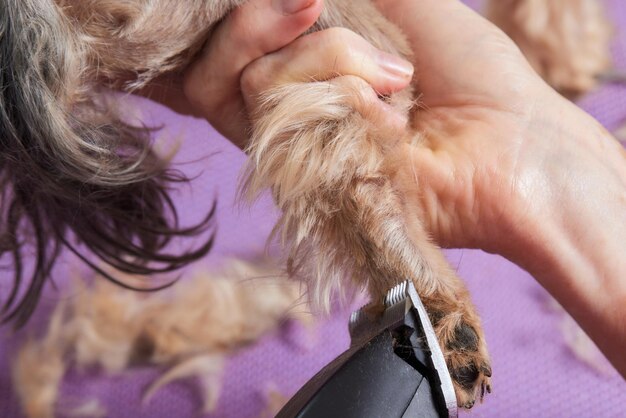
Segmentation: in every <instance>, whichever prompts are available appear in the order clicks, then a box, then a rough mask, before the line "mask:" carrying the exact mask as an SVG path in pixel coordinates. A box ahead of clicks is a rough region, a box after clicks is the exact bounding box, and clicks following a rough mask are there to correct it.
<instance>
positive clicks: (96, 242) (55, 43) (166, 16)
mask: <svg viewBox="0 0 626 418" xmlns="http://www.w3.org/2000/svg"><path fill="white" fill-rule="evenodd" d="M244 1H245V0H187V1H185V2H180V1H178V0H55V1H53V0H4V2H3V5H1V6H0V11H2V12H3V13H0V19H2V21H0V37H1V40H0V62H2V63H3V66H4V69H3V70H2V77H3V80H2V83H1V85H2V87H3V90H2V93H1V97H0V100H1V101H0V105H2V106H0V109H2V112H3V113H2V114H1V115H0V126H1V127H2V132H3V135H5V132H6V135H8V139H7V141H6V142H5V144H6V145H5V146H0V151H2V153H3V154H6V155H7V156H8V159H6V161H5V162H2V163H0V164H2V165H1V166H0V173H1V174H2V177H0V180H2V182H1V183H0V184H3V185H4V184H9V185H12V188H11V190H12V192H10V193H9V192H3V193H5V195H3V197H5V198H7V200H6V201H7V202H10V204H4V203H3V204H2V206H0V209H2V211H0V214H1V215H0V216H2V218H1V219H2V221H3V224H4V223H6V224H7V225H14V226H10V227H9V228H8V229H7V231H6V233H5V232H3V235H1V237H4V241H5V243H4V245H5V246H4V249H3V247H1V246H0V255H1V254H3V253H4V252H10V253H12V254H13V255H14V259H15V264H16V265H17V264H19V262H20V260H21V258H20V256H19V254H20V249H21V247H20V245H21V243H18V242H17V238H16V237H17V236H18V234H17V232H18V227H17V226H16V225H19V224H21V223H22V222H23V223H28V224H30V225H31V227H32V228H31V230H32V231H34V235H33V236H34V241H35V243H36V245H37V259H38V264H37V266H36V272H35V275H34V276H33V283H34V284H35V286H36V287H38V290H37V289H36V291H34V293H32V294H31V293H30V292H29V293H27V295H28V296H27V297H28V298H30V299H29V300H27V301H26V302H24V303H26V305H20V306H21V307H22V308H23V309H25V310H26V311H28V309H30V308H28V307H29V306H31V305H32V303H33V301H36V299H37V296H38V294H39V290H40V289H41V286H42V285H43V284H42V283H43V280H44V279H45V277H46V276H47V275H48V273H49V271H50V267H49V265H50V264H51V263H50V260H53V259H54V257H55V256H56V254H57V253H58V251H59V247H60V246H62V245H65V246H68V247H69V248H70V249H71V250H72V251H74V252H75V253H76V254H79V255H80V254H81V253H80V252H79V251H78V249H77V248H76V247H74V245H73V244H71V242H70V240H69V238H67V237H66V235H67V234H66V230H67V229H71V230H72V231H73V233H74V234H75V236H76V237H77V239H78V240H79V241H80V242H82V243H83V244H85V245H86V246H87V247H88V248H89V249H90V250H92V251H93V252H95V254H96V255H98V256H100V257H101V258H103V259H104V261H106V262H109V263H110V264H113V265H114V266H115V267H117V268H118V269H120V270H123V271H128V272H132V273H142V272H148V271H150V270H149V268H148V267H145V266H144V265H143V264H142V262H140V261H129V260H140V259H142V258H143V259H147V260H148V261H157V262H161V263H164V264H165V267H163V268H162V269H161V270H162V271H168V270H171V269H174V268H177V267H179V266H180V265H181V264H182V263H183V262H186V261H188V260H190V259H194V258H198V257H200V256H201V255H203V254H204V253H205V252H206V251H207V250H208V246H209V245H210V243H209V244H207V246H205V247H203V248H201V249H199V250H198V251H196V252H192V253H190V254H187V256H186V258H184V259H182V261H181V259H178V258H176V257H174V256H171V255H167V254H162V252H161V251H162V249H163V248H164V245H165V244H166V243H167V239H168V238H169V237H171V236H175V235H185V234H189V233H195V232H197V231H198V230H199V229H202V227H203V226H200V227H199V229H196V230H194V229H191V230H185V229H181V228H178V227H177V226H176V227H170V226H169V223H168V221H167V220H166V218H165V216H164V212H166V210H167V209H168V208H171V201H170V200H169V198H167V197H166V193H165V192H164V190H166V183H167V182H168V181H171V180H175V179H176V178H175V177H172V175H171V174H170V173H169V172H168V171H166V170H165V168H164V164H163V162H162V161H161V160H159V158H158V157H156V155H155V154H154V153H153V152H152V151H151V150H150V149H149V147H148V146H147V145H146V144H145V137H146V134H145V132H143V131H141V130H138V129H136V128H133V127H130V126H129V125H127V124H126V123H125V122H124V121H123V118H122V117H120V116H119V115H118V114H117V113H116V112H115V110H114V109H115V108H114V106H112V105H111V103H110V100H109V97H110V96H108V95H107V94H106V91H110V90H111V89H113V90H127V91H133V90H135V89H139V88H142V87H144V86H146V85H148V84H149V83H150V82H151V81H153V80H155V79H156V78H157V77H159V76H162V75H164V74H168V73H180V72H182V70H183V69H184V68H185V67H186V66H187V65H188V64H189V63H190V62H191V61H192V59H193V58H194V56H195V55H196V53H197V52H198V51H199V50H200V49H201V47H202V45H203V44H204V43H205V42H206V41H207V39H208V38H209V37H210V36H211V31H212V28H213V27H214V26H215V25H216V23H217V22H219V21H220V20H221V19H222V18H223V17H224V16H226V14H227V13H229V11H231V10H232V9H233V8H235V7H237V6H239V5H240V4H242V3H244ZM590 1H592V0H588V1H586V2H585V1H583V0H567V1H562V0H559V1H558V3H559V5H562V4H563V3H572V4H582V3H589V2H590ZM496 3H498V0H494V4H496ZM501 3H504V1H501ZM518 3H537V2H533V1H531V0H520V1H518ZM545 3H551V2H550V0H546V1H545ZM552 3H555V2H552ZM520 7H521V6H520ZM537 7H539V8H541V6H537ZM563 7H566V6H565V5H564V4H563ZM581 7H582V6H581ZM2 9H3V10H2ZM544 9H548V7H547V6H544ZM492 10H495V12H494V15H496V16H502V15H503V14H502V13H501V12H499V10H500V9H499V8H498V7H494V8H493V9H492ZM542 10H543V9H542ZM442 24H445V22H442ZM331 27H343V28H347V29H349V30H352V31H354V32H356V33H358V34H360V35H361V36H363V37H364V38H365V39H366V40H368V41H369V42H370V43H371V44H372V45H374V46H375V47H377V48H379V49H382V50H384V51H386V52H389V53H393V54H397V55H399V56H402V57H405V58H408V57H409V56H410V55H411V48H410V46H409V44H408V42H407V40H406V39H405V37H404V36H403V34H402V33H401V31H400V30H399V29H398V28H397V27H396V26H394V24H392V23H391V22H389V21H388V20H386V19H385V18H384V17H383V16H382V15H381V14H380V12H379V11H378V10H377V9H376V7H374V5H373V4H372V2H371V1H370V0H326V4H325V8H324V11H323V12H322V15H321V17H320V18H319V20H318V22H317V23H316V24H315V26H314V27H313V29H312V30H322V29H327V28H331ZM538 65H539V64H538ZM541 65H543V64H541ZM6 68H13V71H7V70H6ZM7 86H8V87H7ZM565 87H566V88H569V86H565ZM585 87H588V86H587V85H585ZM416 98H417V92H415V91H414V90H411V89H407V90H404V91H402V92H399V93H395V94H393V95H391V96H389V97H386V98H383V99H384V100H386V101H387V102H388V103H390V104H391V105H392V106H394V107H395V109H396V110H397V111H398V112H401V113H403V114H404V115H407V116H410V114H411V112H413V111H414V110H413V107H412V104H413V103H414V101H415V100H416ZM264 99H265V100H264V106H263V108H262V111H261V112H259V113H258V114H256V115H252V128H253V133H252V136H251V141H250V145H249V148H248V153H249V155H250V159H249V165H248V168H247V177H246V178H247V180H246V181H245V188H246V190H247V193H249V194H250V195H251V196H254V195H255V194H257V193H259V192H260V191H261V190H263V189H266V188H269V189H270V190H271V191H272V194H273V197H274V199H275V202H276V204H277V205H278V207H279V208H280V210H281V211H282V216H281V218H280V221H279V224H278V226H277V228H278V230H279V231H280V234H281V235H282V237H283V239H284V242H285V243H286V244H287V248H288V255H289V257H288V271H289V273H290V274H292V275H294V276H296V277H298V278H302V279H305V280H307V282H308V285H309V293H310V295H311V296H312V298H313V299H314V300H315V301H317V302H318V304H321V305H324V304H327V303H328V301H329V299H330V295H331V293H332V292H334V291H336V290H337V289H341V288H347V287H353V288H365V289H367V291H368V292H369V294H370V295H371V297H372V298H373V300H377V299H380V298H381V297H382V295H383V294H384V293H385V292H386V291H387V290H388V289H389V288H391V287H392V286H394V285H395V284H397V283H398V282H400V281H403V280H405V279H407V278H411V279H412V280H413V282H414V283H415V287H416V289H417V290H418V292H419V294H420V296H421V298H422V300H423V301H424V304H425V305H426V307H427V309H428V311H429V314H430V316H431V319H432V321H433V324H434V327H435V330H436V332H437V334H438V337H439V342H440V344H441V348H442V350H443V352H444V355H445V357H446V360H447V364H448V367H449V370H450V373H451V375H452V378H453V381H454V385H455V389H456V394H457V400H458V404H459V406H461V407H464V408H471V407H472V406H473V405H474V403H475V402H476V400H477V398H482V396H483V394H484V393H485V391H487V392H490V391H491V380H490V377H491V366H490V360H489V355H488V353H487V347H486V344H485V336H484V334H483V330H482V328H481V325H480V319H479V317H478V315H477V313H476V309H475V307H474V305H473V304H472V302H471V300H470V297H469V294H468V291H467V289H466V287H465V285H464V284H463V282H462V281H461V280H460V279H459V278H458V277H457V275H456V273H455V271H454V270H453V269H452V268H451V267H450V265H449V264H448V263H447V261H446V259H445V258H444V256H443V254H442V253H441V251H440V250H439V249H438V248H437V247H436V246H435V245H434V244H433V243H432V242H431V241H430V240H429V238H428V234H427V231H426V230H425V227H424V225H423V224H422V222H421V221H420V211H419V210H418V209H417V207H416V206H415V205H413V204H412V203H411V201H410V199H409V198H408V196H411V195H415V194H416V193H417V185H416V184H415V182H414V180H413V177H412V172H411V170H410V165H411V163H410V161H408V157H407V155H408V154H409V153H408V151H407V150H408V149H409V148H408V147H410V146H412V144H413V143H415V142H416V141H419V133H418V132H413V131H411V129H410V128H407V129H406V130H405V131H394V132H390V131H384V130H381V129H380V128H379V127H377V126H376V124H375V123H373V122H372V121H371V118H370V117H369V116H368V115H367V114H366V113H364V112H360V111H359V110H357V109H358V108H359V106H357V104H358V102H359V100H360V96H359V94H358V93H356V92H355V90H354V89H353V88H351V87H350V86H349V85H345V84H342V83H341V82H328V81H321V82H307V83H292V84H287V85H283V86H280V87H276V88H274V89H272V90H270V91H268V92H266V93H265V95H264ZM3 141H4V139H3ZM18 163H22V164H21V165H19V164H18ZM25 168H26V169H25ZM17 171H19V173H18V172H17ZM41 182H43V183H41ZM42 184H43V185H42ZM81 191H82V194H81ZM3 200H4V199H3ZM0 232H2V230H0ZM164 236H165V238H163V237H164ZM46 238H51V241H46ZM48 242H53V243H54V245H52V247H50V246H49V244H48ZM0 244H3V242H2V241H0ZM86 260H87V259H86ZM20 274H21V273H20ZM18 276H19V275H16V277H18ZM16 287H19V282H18V285H17V286H16ZM15 298H16V296H15V295H12V297H11V298H10V299H11V300H10V302H11V303H9V304H8V305H7V306H11V305H12V303H13V302H14V300H15ZM29 301H30V302H29ZM29 303H30V304H29ZM31 310H32V309H31ZM18 312H20V311H19V310H18ZM22 313H23V312H22ZM28 313H29V312H26V316H27V315H28Z"/></svg>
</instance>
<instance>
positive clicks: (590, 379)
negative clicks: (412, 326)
mask: <svg viewBox="0 0 626 418" xmlns="http://www.w3.org/2000/svg"><path fill="white" fill-rule="evenodd" d="M472 3H473V4H476V3H477V2H472ZM607 7H609V10H610V16H611V18H612V19H613V20H614V22H615V23H616V24H617V26H618V28H619V31H618V34H617V36H616V41H615V45H614V54H615V61H616V65H617V67H619V68H622V69H624V71H626V32H625V30H626V3H625V2H624V1H623V0H610V1H607ZM622 28H624V29H622ZM580 104H581V106H583V107H584V108H585V109H586V110H588V111H589V112H591V113H592V114H593V115H594V116H595V117H597V118H598V119H599V120H600V121H601V122H602V123H603V124H604V125H605V126H607V127H608V128H609V129H615V128H616V127H617V126H618V125H620V123H621V122H622V121H623V120H625V119H626V88H625V87H619V86H612V87H604V88H602V89H600V90H598V91H597V92H594V93H592V94H590V95H589V96H587V97H585V98H584V99H583V100H582V101H581V102H580ZM141 108H142V111H143V113H144V115H143V118H144V119H145V120H146V121H147V122H148V123H151V122H152V123H153V124H155V125H164V126H165V129H164V131H163V132H162V133H161V136H162V137H163V138H170V139H169V140H172V141H173V139H171V138H177V139H178V140H182V141H183V146H182V149H181V152H180V153H179V155H178V157H177V161H179V162H181V163H183V162H184V163H185V164H182V165H180V168H181V169H182V170H183V171H185V172H186V173H188V174H189V175H192V176H193V175H197V176H198V177H197V178H196V179H195V180H194V181H193V183H192V186H191V187H186V188H183V190H181V191H180V194H179V196H178V197H177V202H178V204H179V206H180V208H181V211H182V218H183V219H186V220H189V221H190V222H191V221H192V220H194V219H200V218H201V217H202V215H203V214H204V213H205V211H206V210H207V208H208V207H209V205H210V202H211V201H212V200H213V199H214V198H215V197H217V198H218V202H219V203H218V225H219V229H218V233H217V237H216V246H215V249H214V251H213V252H212V253H211V255H210V256H209V257H208V258H207V259H206V260H204V261H203V263H204V264H207V265H216V264H219V262H220V261H221V260H223V259H225V258H227V257H240V256H243V257H246V256H255V255H257V254H259V253H261V252H262V251H263V247H264V244H265V239H266V237H267V236H268V234H269V232H270V230H271V227H272V223H273V220H274V219H275V212H274V209H273V207H272V204H271V202H270V201H269V199H267V198H264V199H261V200H260V201H259V202H258V203H257V204H255V205H254V206H253V207H252V208H251V209H249V210H248V209H238V208H237V206H236V204H235V189H236V183H237V176H238V170H239V167H240V166H241V164H242V163H243V161H244V156H243V155H242V154H241V152H239V151H238V150H236V149H235V148H234V147H232V146H231V145H229V144H228V143H227V142H226V141H225V140H223V139H222V138H220V137H219V135H217V134H216V133H215V132H214V131H212V129H211V128H210V127H209V126H208V125H207V124H206V123H204V122H201V121H197V120H194V119H190V118H183V117H179V116H177V115H175V114H173V113H171V112H170V111H168V110H167V109H164V108H162V107H160V106H158V105H155V104H152V103H148V102H141ZM448 255H449V258H450V260H451V261H452V263H453V265H454V266H458V270H459V274H460V275H461V277H463V278H464V279H466V281H467V283H468V286H469V288H470V290H471V291H472V296H473V298H474V301H475V302H476V304H477V306H478V309H479V311H480V312H481V314H482V318H483V323H484V326H485V329H486V334H487V340H488V345H489V348H490V352H491V355H492V360H493V370H494V379H493V380H494V381H493V386H494V393H493V394H492V395H491V396H489V397H488V398H487V400H486V402H485V403H484V404H483V405H478V406H476V407H475V408H474V410H473V411H472V412H471V414H470V415H472V416H476V417H624V416H626V383H625V382H624V381H623V380H622V379H621V377H619V375H618V374H617V373H616V372H615V371H614V370H611V369H609V370H608V371H607V372H605V373H599V372H596V371H594V370H593V369H591V368H590V367H588V366H586V365H584V364H582V363H581V362H579V361H578V360H576V359H575V358H574V357H573V356H572V354H571V353H570V351H569V349H568V348H567V346H566V345H565V343H564V342H563V338H562V334H561V333H560V330H559V321H560V318H559V317H558V316H557V315H555V314H553V313H552V312H551V311H550V310H549V309H548V308H547V300H548V298H547V295H546V293H545V291H544V290H543V289H542V288H541V287H540V286H538V285H537V284H536V283H535V282H534V280H533V279H532V278H531V277H530V276H529V275H528V274H526V273H525V272H524V271H522V270H520V269H519V268H517V267H516V266H514V265H512V264H511V263H509V262H507V261H506V260H504V259H502V258H500V257H497V256H492V255H488V254H485V253H481V252H479V251H449V252H448ZM72 268H73V262H72V261H68V262H67V263H65V264H63V265H60V266H59V268H57V270H56V277H57V281H58V282H59V283H60V284H61V285H62V284H63V282H64V281H65V279H66V277H67V276H68V272H70V271H71V270H72ZM0 274H6V273H0ZM4 289H6V280H5V279H4V278H2V280H0V293H4ZM58 297H59V296H58V293H57V292H55V291H54V290H53V289H51V288H48V289H47V292H46V296H45V298H44V301H43V304H42V306H41V308H40V310H39V311H38V314H37V315H38V316H37V318H36V321H34V324H33V326H34V327H36V326H37V322H38V320H39V321H41V320H44V319H45V318H46V312H47V311H48V309H49V308H50V306H53V305H54V304H55V303H56V301H57V300H58ZM347 318H348V310H347V309H346V310H339V311H337V312H335V313H333V315H332V316H331V317H330V318H329V319H327V320H325V321H324V322H323V323H322V324H321V325H320V329H319V332H318V333H317V335H316V336H315V338H311V337H310V336H308V335H306V333H304V332H303V330H301V329H299V328H298V327H297V326H295V327H290V328H288V329H285V330H283V331H282V332H281V333H280V335H277V336H270V337H268V338H266V339H264V340H263V341H262V343H261V344H259V345H258V346H255V347H252V348H248V349H245V350H243V351H242V352H241V353H240V354H238V355H236V356H234V357H233V358H232V359H230V361H229V362H228V366H227V373H226V378H225V381H224V390H223V393H222V395H221V397H220V400H219V405H218V410H217V411H216V412H215V413H214V414H212V415H210V416H211V417H224V418H252V417H257V416H258V415H259V413H260V412H261V411H262V410H263V408H264V396H265V391H266V388H269V387H275V388H277V389H278V390H279V391H280V392H282V393H284V394H285V395H290V394H292V393H294V392H295V391H296V390H297V389H298V388H299V387H300V386H301V385H302V384H303V383H304V382H305V381H306V380H307V379H308V378H310V377H311V376H312V375H313V374H314V373H315V372H317V371H318V370H319V369H320V368H321V367H322V366H323V365H325V364H326V363H327V362H328V361H330V360H331V359H332V358H334V357H335V356H336V355H338V354H339V353H340V352H341V351H343V350H344V349H345V348H346V347H347V345H348V335H347V326H346V324H347ZM27 334H28V333H27V332H20V333H18V334H14V335H11V334H9V333H8V330H6V329H3V330H0V344H1V345H0V417H19V416H20V414H19V411H18V406H17V402H16V399H15V395H14V393H13V392H12V390H11V383H10V371H9V366H10V355H11V353H12V352H13V350H15V349H16V347H17V346H18V345H19V344H20V342H21V341H23V339H24V338H26V337H27ZM42 361H45V359H42ZM157 375H158V372H157V371H156V370H153V369H144V370H139V371H137V372H134V373H132V374H128V375H124V376H120V377H106V376H101V375H98V374H93V373H91V374H88V375H85V374H81V373H77V372H72V373H71V374H70V375H69V376H68V377H67V378H66V380H65V382H64V385H63V397H64V398H65V399H85V398H93V397H95V398H97V399H99V400H100V401H101V402H102V403H103V404H104V405H105V406H106V408H107V410H108V411H109V415H108V416H111V417H123V418H126V417H129V418H130V417H151V418H158V417H163V418H165V417H191V416H195V415H194V412H195V411H196V410H197V408H198V407H199V405H200V401H199V397H198V393H197V392H196V390H195V386H194V384H193V382H188V383H175V384H172V385H170V386H168V387H166V388H165V389H163V390H162V391H161V392H159V393H158V395H157V396H155V398H154V399H153V400H152V401H151V402H150V403H149V404H147V405H145V406H141V405H140V403H139V399H140V397H141V392H142V390H143V389H145V387H146V385H147V384H148V383H149V382H151V381H152V380H153V379H154V378H155V377H156V376H157Z"/></svg>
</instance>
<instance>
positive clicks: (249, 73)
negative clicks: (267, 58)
mask: <svg viewBox="0 0 626 418" xmlns="http://www.w3.org/2000/svg"><path fill="white" fill-rule="evenodd" d="M269 84H270V76H269V73H268V68H267V65H266V64H265V63H264V61H263V59H259V60H256V61H254V62H252V63H251V64H250V65H248V66H247V67H246V68H245V69H244V70H243V72H242V73H241V79H240V87H241V92H242V93H243V94H244V95H254V94H258V93H261V92H262V91H263V90H264V89H267V88H268V87H269Z"/></svg>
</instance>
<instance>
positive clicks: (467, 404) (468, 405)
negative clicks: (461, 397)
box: [464, 401, 476, 409]
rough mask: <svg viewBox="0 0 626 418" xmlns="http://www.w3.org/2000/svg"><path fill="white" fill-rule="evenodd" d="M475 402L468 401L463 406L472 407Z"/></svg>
mask: <svg viewBox="0 0 626 418" xmlns="http://www.w3.org/2000/svg"><path fill="white" fill-rule="evenodd" d="M475 403H476V401H469V402H468V403H466V404H465V406H464V408H466V409H472V408H473V407H474V404H475Z"/></svg>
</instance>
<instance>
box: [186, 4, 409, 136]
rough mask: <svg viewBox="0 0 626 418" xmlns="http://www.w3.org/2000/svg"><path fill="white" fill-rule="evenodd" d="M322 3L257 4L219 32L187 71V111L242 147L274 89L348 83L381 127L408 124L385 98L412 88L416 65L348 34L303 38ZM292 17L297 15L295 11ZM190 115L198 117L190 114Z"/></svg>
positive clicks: (237, 13)
mask: <svg viewBox="0 0 626 418" xmlns="http://www.w3.org/2000/svg"><path fill="white" fill-rule="evenodd" d="M322 7H323V1H322V0H284V1H282V2H281V1H278V0H274V1H272V0H250V1H248V2H247V3H245V4H244V5H242V6H241V7H239V8H238V9H236V10H235V11H234V12H233V13H231V14H230V15H229V16H228V17H227V18H226V19H225V20H224V21H223V22H222V23H220V25H219V26H218V27H217V28H216V29H215V31H214V32H213V35H212V36H211V39H210V40H209V42H208V44H207V45H206V47H205V49H204V51H203V53H202V55H201V57H200V58H199V59H198V60H197V61H196V62H195V63H194V64H192V66H191V67H190V68H189V69H188V70H187V72H186V75H185V78H184V81H183V87H184V92H185V96H186V100H187V101H188V104H187V105H186V107H187V109H188V110H187V111H188V112H189V113H193V114H195V115H197V116H201V117H204V118H206V119H207V120H208V121H209V122H210V123H211V124H212V125H213V126H214V127H215V128H216V129H217V130H218V131H219V132H220V133H222V134H223V135H224V136H225V137H227V138H229V139H230V140H231V141H232V142H234V143H235V144H236V145H238V146H240V147H242V148H243V147H245V145H246V143H247V139H248V128H249V122H248V115H249V114H251V113H253V112H254V110H255V109H256V107H257V106H258V103H257V98H258V97H259V96H260V94H261V93H263V92H265V91H267V90H268V89H269V88H271V87H273V86H276V85H280V84H284V83H288V82H306V81H309V80H311V81H312V80H315V81H320V80H327V79H331V78H335V77H339V76H341V77H342V79H343V80H342V81H343V82H350V83H357V84H358V86H360V88H361V89H362V91H363V93H364V94H363V97H365V98H367V100H368V105H371V106H376V108H377V109H378V112H372V113H374V114H378V115H380V116H381V117H380V121H381V123H386V124H391V125H398V124H404V123H406V121H405V120H404V119H403V117H402V116H400V115H398V114H396V113H395V112H393V110H392V109H391V107H390V106H389V105H387V104H385V103H384V102H382V101H381V100H378V96H377V94H376V93H379V94H389V93H392V92H394V91H397V90H400V89H402V88H405V87H406V86H407V85H408V84H409V83H410V80H411V76H412V71H413V69H412V66H411V65H410V63H408V62H406V61H404V60H402V59H400V58H398V57H395V56H392V55H389V54H386V53H384V52H382V51H379V50H377V49H375V48H374V47H372V46H371V45H370V44H368V43H367V42H366V41H365V40H364V39H363V38H361V37H360V36H358V35H356V34H355V33H353V32H350V31H348V30H346V29H340V28H333V29H329V30H325V31H321V32H315V33H313V34H308V35H304V36H302V37H300V35H301V34H302V33H303V32H305V31H306V30H307V29H308V28H309V27H311V26H312V25H313V24H314V22H315V21H316V20H317V18H318V16H319V14H320V12H321V10H322ZM291 11H295V12H293V13H290V12H291ZM189 109H191V111H189Z"/></svg>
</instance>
